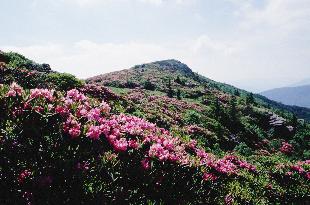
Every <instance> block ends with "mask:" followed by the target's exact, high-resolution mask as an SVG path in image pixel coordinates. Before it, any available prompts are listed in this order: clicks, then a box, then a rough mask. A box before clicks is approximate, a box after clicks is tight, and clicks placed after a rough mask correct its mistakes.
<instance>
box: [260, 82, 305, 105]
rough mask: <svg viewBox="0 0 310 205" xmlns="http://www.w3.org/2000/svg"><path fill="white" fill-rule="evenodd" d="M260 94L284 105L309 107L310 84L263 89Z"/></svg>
mask: <svg viewBox="0 0 310 205" xmlns="http://www.w3.org/2000/svg"><path fill="white" fill-rule="evenodd" d="M261 95H263V96H266V97H267V98H269V99H272V100H274V101H277V102H281V103H284V104H286V105H296V106H301V107H308V108H310V85H304V86H298V87H283V88H276V89H272V90H267V91H264V92H262V93H261Z"/></svg>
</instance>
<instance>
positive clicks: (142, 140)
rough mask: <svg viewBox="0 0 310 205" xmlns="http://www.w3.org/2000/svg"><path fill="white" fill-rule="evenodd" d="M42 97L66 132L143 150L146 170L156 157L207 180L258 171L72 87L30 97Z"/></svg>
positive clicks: (36, 91)
mask: <svg viewBox="0 0 310 205" xmlns="http://www.w3.org/2000/svg"><path fill="white" fill-rule="evenodd" d="M15 87H16V86H15ZM40 97H43V98H46V99H49V100H51V99H53V101H52V102H46V101H37V102H36V103H37V104H35V106H41V107H44V106H46V104H47V103H50V104H48V106H49V107H50V108H51V110H53V108H54V107H55V109H54V111H55V113H59V114H61V116H62V120H63V131H64V133H67V134H68V135H69V136H71V138H77V137H83V136H86V137H88V138H89V139H92V140H96V141H98V140H101V141H107V142H108V143H109V144H110V145H111V148H113V151H114V152H126V151H127V150H133V151H136V152H140V154H141V155H142V156H143V157H141V159H140V160H141V166H142V168H143V169H145V170H148V169H150V168H151V164H152V161H154V160H158V161H159V162H164V161H168V162H170V163H174V164H176V165H184V166H190V167H197V168H199V169H201V171H202V174H203V178H204V179H205V180H206V181H209V180H211V181H214V180H216V179H217V178H218V177H219V176H223V175H225V176H229V175H233V174H236V173H237V172H238V169H239V168H241V169H247V170H249V171H255V170H256V168H255V167H254V166H253V165H251V164H249V163H247V162H245V161H242V160H239V159H238V158H237V157H236V156H233V155H229V156H226V157H224V158H223V159H216V158H215V156H214V155H212V154H210V153H206V152H205V150H204V149H201V148H199V147H198V146H197V142H196V141H195V140H190V141H189V142H185V141H183V140H182V139H181V138H178V137H174V136H172V135H171V134H170V133H169V131H167V130H165V129H162V128H158V127H157V126H156V125H155V124H153V123H150V122H148V121H146V120H143V119H141V118H138V117H134V116H128V115H124V114H120V115H110V114H109V112H110V110H111V108H110V106H109V105H108V104H107V103H106V102H99V101H98V100H96V99H90V98H88V97H87V96H85V95H84V94H83V93H81V92H80V91H78V90H76V89H73V90H69V91H68V92H67V94H66V96H65V97H59V98H57V99H54V98H56V96H55V97H54V96H53V92H52V91H48V90H45V89H34V90H32V91H31V94H30V97H29V99H35V98H40ZM29 99H28V101H29ZM28 101H27V102H28Z"/></svg>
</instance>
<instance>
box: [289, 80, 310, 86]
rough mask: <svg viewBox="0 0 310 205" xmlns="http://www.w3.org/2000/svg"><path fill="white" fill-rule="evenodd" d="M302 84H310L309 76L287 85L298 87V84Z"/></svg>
mask: <svg viewBox="0 0 310 205" xmlns="http://www.w3.org/2000/svg"><path fill="white" fill-rule="evenodd" d="M304 85H310V78H306V79H304V80H301V81H299V82H296V83H294V84H292V85H290V86H288V87H298V86H304Z"/></svg>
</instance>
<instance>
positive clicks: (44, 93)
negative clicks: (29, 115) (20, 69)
mask: <svg viewBox="0 0 310 205" xmlns="http://www.w3.org/2000/svg"><path fill="white" fill-rule="evenodd" d="M53 95H54V90H48V89H38V88H35V89H31V90H30V99H35V98H45V99H47V100H49V101H53V100H54V97H53Z"/></svg>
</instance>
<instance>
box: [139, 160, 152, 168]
mask: <svg viewBox="0 0 310 205" xmlns="http://www.w3.org/2000/svg"><path fill="white" fill-rule="evenodd" d="M141 165H142V168H143V169H145V170H148V169H150V168H151V165H150V159H149V158H145V159H143V160H142V161H141Z"/></svg>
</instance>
